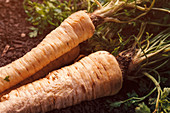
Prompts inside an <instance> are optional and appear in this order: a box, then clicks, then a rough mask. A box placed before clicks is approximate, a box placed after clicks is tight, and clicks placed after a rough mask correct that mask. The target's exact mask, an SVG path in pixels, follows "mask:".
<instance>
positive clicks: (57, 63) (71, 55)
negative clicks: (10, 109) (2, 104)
mask: <svg viewBox="0 0 170 113" xmlns="http://www.w3.org/2000/svg"><path fill="white" fill-rule="evenodd" d="M79 52H80V47H79V46H77V47H75V48H73V49H72V50H70V51H69V52H67V53H66V54H64V55H62V56H61V57H59V58H57V59H56V60H54V61H52V62H50V63H49V64H48V65H47V66H45V67H44V68H42V69H41V70H40V71H38V72H36V73H35V74H33V75H32V76H30V77H29V78H27V79H25V80H24V81H22V82H20V83H18V84H17V85H15V86H13V87H11V88H9V89H7V90H5V91H3V92H2V93H0V97H1V96H2V95H4V94H7V93H9V92H10V91H11V90H13V89H16V88H18V87H20V86H22V85H25V84H28V83H31V82H33V81H35V80H37V79H40V78H42V77H45V75H47V74H48V73H49V72H51V71H52V70H54V69H57V68H60V67H62V66H64V65H68V64H70V63H71V62H72V61H73V60H75V59H76V58H77V56H78V55H79Z"/></svg>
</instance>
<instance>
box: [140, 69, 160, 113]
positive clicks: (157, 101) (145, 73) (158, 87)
mask: <svg viewBox="0 0 170 113" xmlns="http://www.w3.org/2000/svg"><path fill="white" fill-rule="evenodd" d="M143 74H144V75H145V76H147V77H148V78H150V79H151V80H152V82H153V83H154V84H155V86H156V88H157V91H158V96H157V100H156V106H155V110H154V113H156V112H158V107H159V98H160V95H161V92H162V89H161V87H160V85H159V83H158V82H157V80H156V79H155V78H154V77H153V76H151V75H150V74H149V73H147V72H143Z"/></svg>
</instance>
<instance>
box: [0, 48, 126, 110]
mask: <svg viewBox="0 0 170 113" xmlns="http://www.w3.org/2000/svg"><path fill="white" fill-rule="evenodd" d="M122 82H123V80H122V73H121V70H120V68H119V64H118V62H117V60H116V59H115V57H114V56H113V55H111V54H110V53H108V52H106V51H99V52H96V53H93V54H91V55H89V56H87V57H84V58H82V59H81V60H80V61H78V62H76V63H74V64H72V65H70V66H66V67H63V68H61V69H59V70H56V71H53V72H51V73H49V75H47V76H46V77H45V78H43V79H40V80H37V81H35V82H32V83H30V84H27V85H24V86H22V87H20V88H17V89H15V90H12V91H11V92H10V93H9V94H6V95H4V96H3V97H2V98H1V102H0V113H39V112H40V113H44V112H47V111H50V110H53V109H61V108H65V107H67V106H71V105H75V104H78V103H80V102H82V101H84V100H92V99H96V98H99V97H104V96H110V95H114V94H116V93H118V91H119V90H120V89H121V87H122Z"/></svg>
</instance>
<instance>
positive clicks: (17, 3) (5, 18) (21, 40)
mask: <svg viewBox="0 0 170 113" xmlns="http://www.w3.org/2000/svg"><path fill="white" fill-rule="evenodd" d="M22 3H23V0H0V67H1V66H4V65H7V64H8V63H11V62H12V61H14V60H16V59H18V58H20V57H22V56H23V55H24V54H26V53H27V52H28V51H30V50H31V49H32V48H33V47H35V46H36V45H37V44H38V43H39V42H40V41H41V40H42V39H43V38H44V37H45V35H46V34H43V35H41V36H38V37H36V38H30V37H29V36H28V33H29V32H30V30H29V27H30V26H31V24H29V23H28V22H27V21H26V17H27V15H26V14H25V12H24V9H23V5H22ZM47 33H48V32H47ZM127 84H128V85H127ZM132 86H133V88H134V86H135V85H134V83H133V82H127V81H124V85H123V88H122V90H121V91H120V92H119V93H118V94H117V95H115V96H110V97H104V98H100V99H96V100H93V101H86V102H82V103H80V104H77V105H74V106H72V107H68V108H65V109H61V110H54V111H51V112H49V113H80V112H81V113H125V112H127V111H128V113H133V112H134V107H133V106H131V107H130V108H129V109H128V110H126V111H125V109H121V107H118V108H114V109H112V110H111V109H110V108H111V107H110V106H109V102H108V101H111V102H114V101H118V100H124V99H126V98H127V95H126V93H127V92H129V90H130V89H133V88H132Z"/></svg>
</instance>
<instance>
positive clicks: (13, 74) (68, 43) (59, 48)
mask: <svg viewBox="0 0 170 113" xmlns="http://www.w3.org/2000/svg"><path fill="white" fill-rule="evenodd" d="M94 29H95V27H94V25H93V23H92V21H91V19H90V17H89V15H88V14H87V13H86V12H85V11H78V12H76V13H74V14H72V15H71V16H69V17H68V18H67V19H66V20H64V22H62V23H61V25H60V26H59V27H57V28H56V29H55V30H53V31H52V32H51V33H49V34H48V35H47V36H46V37H45V38H44V39H43V41H42V42H41V43H40V44H39V45H38V46H37V47H35V48H33V49H32V50H31V51H30V52H28V53H27V54H25V55H24V56H23V57H21V58H19V59H18V60H16V61H14V62H12V63H10V64H8V65H6V66H4V67H1V68H0V93H1V92H3V91H4V90H6V89H8V88H10V87H12V86H14V85H16V84H18V83H19V82H21V81H23V80H25V79H26V78H28V77H30V76H31V75H33V74H34V73H36V72H38V71H39V70H41V69H42V68H43V67H45V66H46V65H48V64H49V63H50V62H52V61H54V60H55V59H57V58H59V57H60V56H62V55H63V54H65V53H67V52H68V51H70V50H71V49H72V48H74V47H76V46H78V44H79V43H81V42H83V41H85V40H86V39H88V38H90V37H91V36H92V35H93V33H94ZM6 76H9V81H6V80H4V78H5V77H6Z"/></svg>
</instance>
